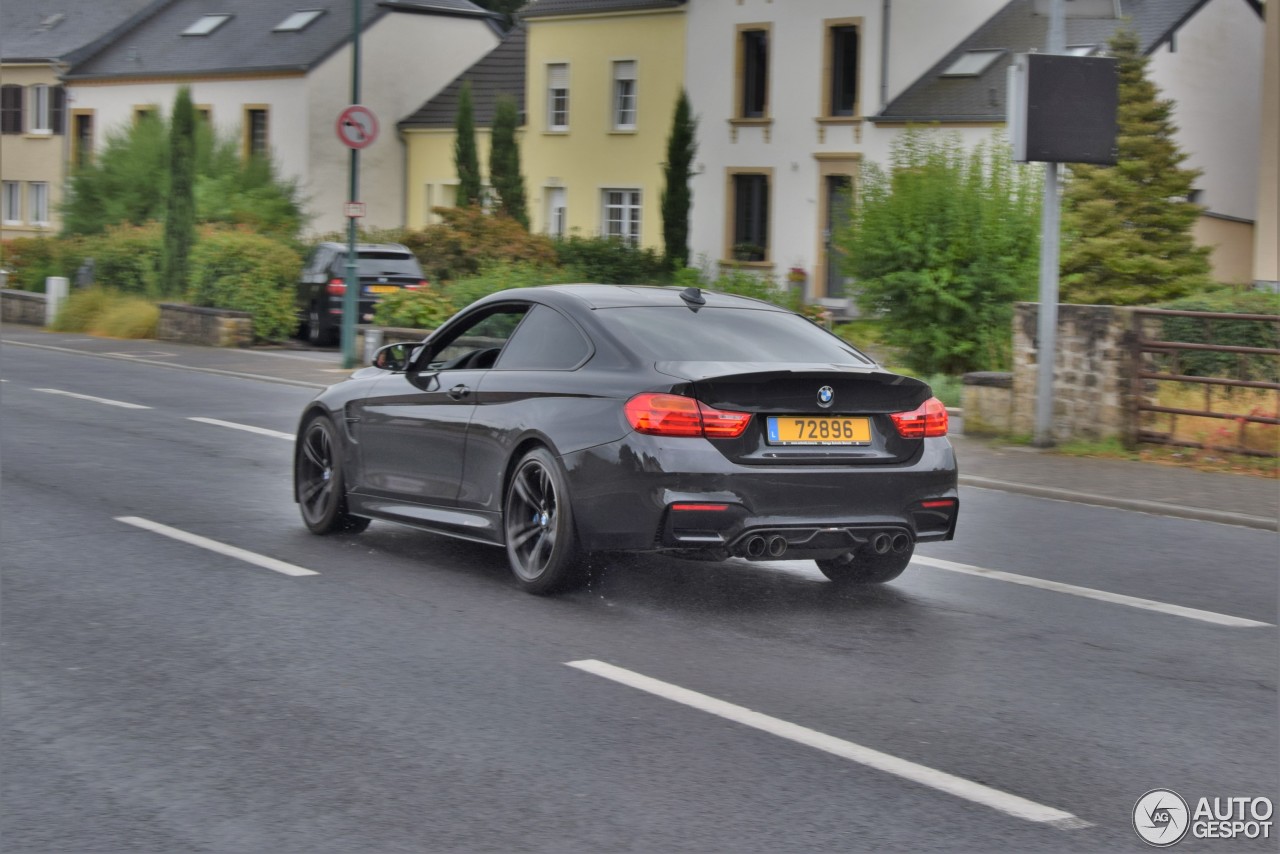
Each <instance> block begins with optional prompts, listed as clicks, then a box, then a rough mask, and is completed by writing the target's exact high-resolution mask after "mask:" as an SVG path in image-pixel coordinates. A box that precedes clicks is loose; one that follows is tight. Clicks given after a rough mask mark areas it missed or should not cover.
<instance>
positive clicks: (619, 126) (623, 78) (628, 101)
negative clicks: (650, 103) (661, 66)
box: [611, 59, 637, 131]
mask: <svg viewBox="0 0 1280 854" xmlns="http://www.w3.org/2000/svg"><path fill="white" fill-rule="evenodd" d="M611 112H612V114H613V129H614V130H622V131H631V130H635V129H636V116H637V111H636V61H635V60H634V59H620V60H615V61H614V63H613V107H612V110H611Z"/></svg>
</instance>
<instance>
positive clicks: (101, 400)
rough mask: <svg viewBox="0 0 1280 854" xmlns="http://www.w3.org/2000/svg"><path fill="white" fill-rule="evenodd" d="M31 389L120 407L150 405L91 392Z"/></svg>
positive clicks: (143, 407) (137, 407)
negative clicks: (79, 392) (114, 398)
mask: <svg viewBox="0 0 1280 854" xmlns="http://www.w3.org/2000/svg"><path fill="white" fill-rule="evenodd" d="M32 391H42V392H44V393H45V394H60V395H62V396H63V397H74V398H76V399H77V400H92V401H93V402H94V403H105V404H106V405H107V406H119V407H121V408H122V409H150V408H151V407H150V406H143V405H142V404H141V403H126V402H125V401H123V400H110V399H108V398H105V397H94V396H93V395H91V394H76V393H75V392H74V391H63V390H62V389H60V388H37V389H32Z"/></svg>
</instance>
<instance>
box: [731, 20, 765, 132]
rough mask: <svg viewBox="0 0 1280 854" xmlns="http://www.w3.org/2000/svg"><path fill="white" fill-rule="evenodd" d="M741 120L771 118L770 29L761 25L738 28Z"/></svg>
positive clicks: (738, 108) (738, 111)
mask: <svg viewBox="0 0 1280 854" xmlns="http://www.w3.org/2000/svg"><path fill="white" fill-rule="evenodd" d="M737 77H738V104H737V113H738V114H737V118H740V119H762V118H766V117H768V115H769V28H768V27H767V26H762V25H758V24H753V25H747V26H742V27H739V29H738V75H737Z"/></svg>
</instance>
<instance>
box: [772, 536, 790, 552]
mask: <svg viewBox="0 0 1280 854" xmlns="http://www.w3.org/2000/svg"><path fill="white" fill-rule="evenodd" d="M786 551H787V538H786V537H784V536H782V535H781V534H779V535H777V536H773V537H770V538H769V557H782V556H783V555H784V554H786Z"/></svg>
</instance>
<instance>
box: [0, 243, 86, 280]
mask: <svg viewBox="0 0 1280 854" xmlns="http://www.w3.org/2000/svg"><path fill="white" fill-rule="evenodd" d="M83 260H84V248H83V246H82V245H81V243H80V241H78V240H65V239H61V238H57V237H15V238H14V239H13V240H6V241H5V242H4V247H3V250H2V251H0V267H4V269H6V270H8V271H9V280H8V284H7V285H6V287H10V288H16V289H18V290H23V291H35V292H37V293H44V280H45V279H47V278H49V277H50V276H63V277H65V278H68V279H70V280H71V281H73V282H74V281H75V274H76V270H77V269H79V267H80V264H81V262H82V261H83Z"/></svg>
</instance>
